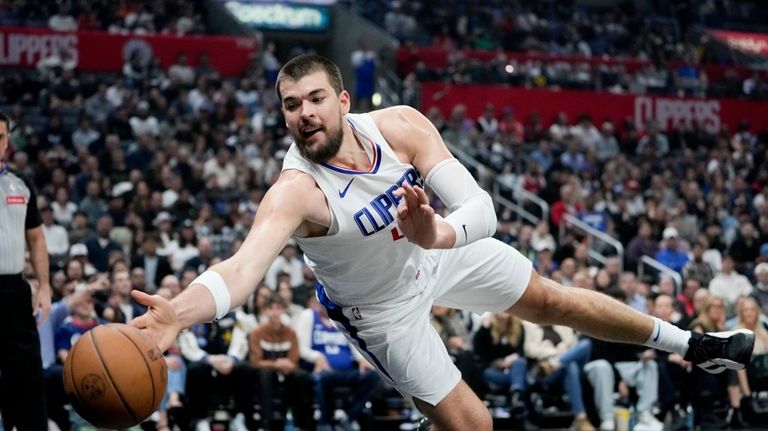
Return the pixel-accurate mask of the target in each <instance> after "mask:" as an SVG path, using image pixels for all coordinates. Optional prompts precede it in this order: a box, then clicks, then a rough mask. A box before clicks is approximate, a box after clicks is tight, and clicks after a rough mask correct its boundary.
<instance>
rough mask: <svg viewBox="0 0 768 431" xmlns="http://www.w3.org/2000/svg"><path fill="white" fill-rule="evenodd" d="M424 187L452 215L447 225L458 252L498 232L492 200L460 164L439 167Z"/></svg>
mask: <svg viewBox="0 0 768 431" xmlns="http://www.w3.org/2000/svg"><path fill="white" fill-rule="evenodd" d="M424 183H425V184H426V186H427V187H430V188H431V189H432V190H434V191H435V194H437V197H439V198H440V200H441V201H443V203H445V205H446V207H447V208H448V210H449V211H451V213H450V214H449V215H448V216H447V217H446V218H445V219H444V221H445V222H446V223H448V224H450V225H451V226H452V227H453V230H454V231H456V242H455V243H454V244H453V247H454V248H455V247H461V246H464V245H467V244H469V243H472V242H475V241H477V240H479V239H482V238H487V237H490V236H492V235H493V234H494V233H495V232H496V223H497V222H496V210H495V209H494V207H493V201H492V200H491V197H490V196H489V195H488V193H486V191H485V190H483V189H481V188H480V186H479V185H477V182H476V181H475V179H474V178H473V177H472V174H470V173H469V171H468V170H467V168H465V167H464V166H463V165H462V164H461V163H459V161H458V160H456V159H455V158H450V159H446V160H443V161H442V162H440V163H438V164H437V165H435V167H433V168H432V170H430V171H429V173H428V174H427V178H425V180H424Z"/></svg>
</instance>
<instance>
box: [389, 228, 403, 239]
mask: <svg viewBox="0 0 768 431" xmlns="http://www.w3.org/2000/svg"><path fill="white" fill-rule="evenodd" d="M390 233H392V241H397V240H398V239H403V238H405V235H403V234H401V233H400V231H399V230H397V228H396V227H393V228H392V230H391V231H390Z"/></svg>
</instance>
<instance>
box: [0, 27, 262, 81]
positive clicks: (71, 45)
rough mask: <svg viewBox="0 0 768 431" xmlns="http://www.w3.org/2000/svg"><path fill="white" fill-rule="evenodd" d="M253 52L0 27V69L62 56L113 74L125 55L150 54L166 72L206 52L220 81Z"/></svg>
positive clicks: (225, 40) (202, 42)
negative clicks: (178, 61)
mask: <svg viewBox="0 0 768 431" xmlns="http://www.w3.org/2000/svg"><path fill="white" fill-rule="evenodd" d="M257 49H258V41H257V40H256V39H255V38H238V37H227V36H183V37H182V36H171V35H155V36H144V35H123V34H110V33H106V32H95V31H77V32H57V31H53V30H48V29H44V28H20V27H1V28H0V66H4V67H23V68H29V67H35V66H36V65H37V63H38V62H39V61H40V60H41V59H42V58H46V57H48V56H50V55H53V54H56V53H58V52H61V51H62V50H63V51H66V52H68V53H69V54H70V55H71V57H72V58H74V59H76V60H77V63H78V69H80V70H87V71H93V72H118V71H120V70H122V67H123V64H124V63H125V61H126V59H127V58H129V57H130V55H131V54H132V53H133V52H135V51H138V52H140V53H141V55H142V56H145V58H147V57H146V56H148V55H154V56H156V57H157V58H158V59H159V60H160V64H161V65H162V66H163V67H165V68H167V67H170V66H171V65H172V64H174V63H175V62H176V57H177V55H178V54H179V53H184V54H186V56H187V63H188V64H189V65H190V66H193V67H194V66H195V65H196V64H197V61H198V57H199V56H200V55H201V54H203V53H207V54H208V56H209V57H210V61H211V64H212V65H213V67H215V68H216V69H217V70H218V71H219V73H221V74H222V75H225V76H233V75H237V74H239V73H240V72H241V71H242V70H243V69H244V68H245V67H246V66H247V65H248V63H249V61H250V57H251V55H252V54H253V53H254V52H256V51H257Z"/></svg>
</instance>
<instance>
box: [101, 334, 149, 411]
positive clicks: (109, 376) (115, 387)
mask: <svg viewBox="0 0 768 431" xmlns="http://www.w3.org/2000/svg"><path fill="white" fill-rule="evenodd" d="M104 326H105V327H106V326H107V325H104ZM94 329H96V328H94ZM94 332H95V331H93V330H91V331H89V332H88V333H89V334H90V336H91V343H93V349H94V350H95V351H96V355H97V356H98V357H99V365H101V368H102V369H103V370H104V373H106V375H107V377H108V380H109V384H110V385H111V386H112V389H114V391H115V393H116V394H117V398H118V399H119V400H120V403H121V404H122V405H123V407H124V408H125V411H126V412H128V414H129V415H130V416H131V418H132V419H133V420H134V421H136V422H137V423H138V422H139V421H140V420H141V419H143V418H141V419H137V418H136V414H135V413H134V411H133V409H132V408H131V406H130V405H129V404H128V403H126V402H125V399H124V398H123V393H122V392H121V391H120V388H118V387H117V385H116V384H115V382H114V381H113V380H112V373H110V372H109V370H108V369H107V366H106V364H105V363H104V358H103V357H102V356H101V350H100V349H99V345H98V344H97V343H96V337H95V336H94V335H93V333H94ZM120 334H121V335H123V336H125V334H123V333H122V332H121V333H120ZM126 338H127V337H126ZM131 341H133V340H131ZM153 397H154V395H153Z"/></svg>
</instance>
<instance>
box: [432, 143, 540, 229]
mask: <svg viewBox="0 0 768 431" xmlns="http://www.w3.org/2000/svg"><path fill="white" fill-rule="evenodd" d="M445 145H446V146H447V147H448V149H449V150H450V151H451V153H453V155H454V156H456V158H457V159H459V160H460V161H461V162H462V163H465V164H466V165H468V166H469V167H471V168H472V169H474V170H475V172H476V173H477V177H478V178H477V182H478V183H479V184H480V186H481V187H483V188H484V189H486V190H488V189H489V188H490V189H492V191H491V194H492V196H493V199H494V202H496V203H497V204H499V205H501V206H503V207H505V208H508V209H510V210H512V211H514V212H515V213H516V214H517V215H518V216H520V217H521V218H524V219H525V220H527V221H528V222H530V223H532V224H534V225H535V224H536V223H538V222H539V220H541V217H539V216H537V215H536V214H533V213H531V212H530V211H528V210H527V209H525V208H524V207H523V205H520V204H518V203H516V202H513V201H511V200H510V199H509V198H507V197H505V196H504V195H503V194H502V193H501V192H500V187H505V188H509V186H508V185H506V184H504V183H502V182H500V181H498V179H493V178H494V177H493V170H492V169H490V168H489V167H487V166H485V165H484V164H482V163H481V162H479V161H477V159H475V158H474V157H472V156H471V155H469V154H468V153H467V152H466V151H464V150H462V149H460V148H458V147H457V146H455V145H453V144H451V143H448V142H446V143H445ZM489 186H490V187H489ZM518 191H522V194H518V193H514V194H515V195H516V196H515V199H519V196H524V197H525V199H528V200H530V201H532V202H534V203H536V205H539V206H540V207H541V208H542V214H544V216H543V217H544V219H545V220H546V219H547V217H548V214H549V205H547V203H546V202H544V201H543V200H542V199H541V198H539V197H538V196H536V195H534V194H532V193H530V192H529V191H527V190H522V189H519V190H518ZM542 205H543V206H542Z"/></svg>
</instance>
